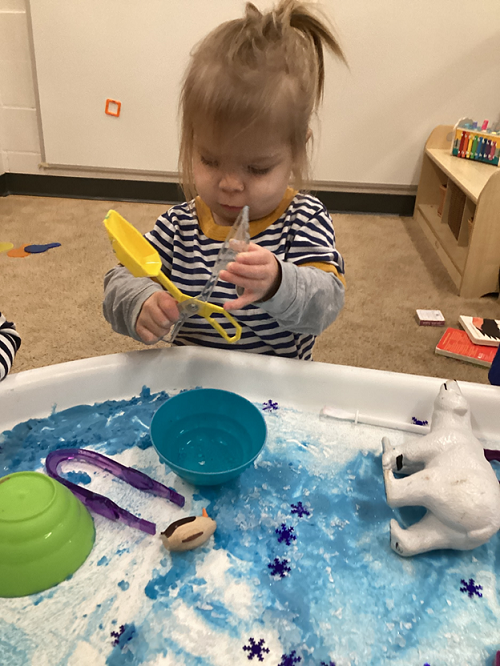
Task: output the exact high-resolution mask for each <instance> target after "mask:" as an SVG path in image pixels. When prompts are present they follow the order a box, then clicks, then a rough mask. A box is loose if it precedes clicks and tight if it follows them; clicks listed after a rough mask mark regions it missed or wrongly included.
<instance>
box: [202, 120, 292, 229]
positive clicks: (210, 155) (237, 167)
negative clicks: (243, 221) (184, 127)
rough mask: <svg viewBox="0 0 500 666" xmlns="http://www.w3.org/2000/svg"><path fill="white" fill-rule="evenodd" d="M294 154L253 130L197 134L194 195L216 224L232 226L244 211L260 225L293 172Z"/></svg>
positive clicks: (283, 143) (286, 144)
mask: <svg viewBox="0 0 500 666" xmlns="http://www.w3.org/2000/svg"><path fill="white" fill-rule="evenodd" d="M292 166H293V160H292V150H291V147H290V145H289V142H287V141H286V140H285V139H284V138H282V137H280V136H279V133H278V132H274V133H271V132H270V131H269V129H267V128H262V127H261V128H259V127H254V128H251V129H248V130H245V131H243V132H240V133H239V134H238V133H237V132H228V133H227V134H224V133H221V134H220V135H217V134H214V133H212V132H209V131H206V130H203V131H201V132H197V133H196V134H195V142H194V160H193V176H194V182H195V185H196V190H197V192H198V194H199V195H200V197H201V198H202V199H203V201H204V202H205V203H206V204H207V206H208V207H209V208H210V210H211V211H212V214H213V216H214V220H215V222H216V223H217V224H221V225H224V226H230V225H232V224H233V222H234V221H235V219H236V217H237V215H238V213H239V211H240V210H241V208H243V206H249V207H250V219H251V220H258V219H260V218H262V217H265V216H266V215H269V213H272V211H273V210H275V208H277V207H278V205H279V203H280V201H281V200H282V198H283V195H284V194H285V191H286V189H287V187H288V184H289V180H290V175H291V172H292Z"/></svg>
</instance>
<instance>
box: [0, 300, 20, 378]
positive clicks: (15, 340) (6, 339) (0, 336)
mask: <svg viewBox="0 0 500 666" xmlns="http://www.w3.org/2000/svg"><path fill="white" fill-rule="evenodd" d="M20 346H21V337H20V335H19V333H18V332H17V331H16V326H15V324H13V323H12V322H10V321H7V320H6V319H5V317H4V316H3V314H2V313H1V312H0V381H1V380H2V379H4V377H6V376H7V375H8V374H9V371H10V369H11V367H12V363H13V362H14V356H15V355H16V352H17V350H18V349H19V347H20Z"/></svg>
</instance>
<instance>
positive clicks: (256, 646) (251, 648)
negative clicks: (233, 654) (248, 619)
mask: <svg viewBox="0 0 500 666" xmlns="http://www.w3.org/2000/svg"><path fill="white" fill-rule="evenodd" d="M248 642H249V645H244V646H243V650H244V651H245V652H248V655H247V658H248V659H250V660H252V659H253V658H254V657H257V659H258V660H259V661H264V657H263V656H262V653H263V652H266V653H269V648H266V647H264V642H265V641H264V639H263V638H261V639H260V641H259V642H258V643H256V642H255V640H254V639H253V638H252V637H250V638H249V639H248Z"/></svg>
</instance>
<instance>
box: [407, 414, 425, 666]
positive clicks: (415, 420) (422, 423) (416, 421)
mask: <svg viewBox="0 0 500 666" xmlns="http://www.w3.org/2000/svg"><path fill="white" fill-rule="evenodd" d="M411 422H412V423H414V424H415V425H419V426H426V425H429V421H419V420H418V419H417V418H415V417H414V416H412V417H411ZM424 666H425V664H424Z"/></svg>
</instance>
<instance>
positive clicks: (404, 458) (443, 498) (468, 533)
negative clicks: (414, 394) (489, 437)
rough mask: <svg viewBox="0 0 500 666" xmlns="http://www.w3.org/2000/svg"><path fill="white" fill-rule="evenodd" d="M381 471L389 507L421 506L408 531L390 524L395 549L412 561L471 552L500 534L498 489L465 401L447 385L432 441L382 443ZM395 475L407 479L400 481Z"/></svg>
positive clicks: (450, 383) (434, 416) (436, 413)
mask: <svg viewBox="0 0 500 666" xmlns="http://www.w3.org/2000/svg"><path fill="white" fill-rule="evenodd" d="M382 445H383V455H382V468H383V472H384V482H385V492H386V496H387V503H388V504H389V506H391V507H401V506H423V507H425V508H426V509H427V513H426V514H425V516H424V517H423V518H422V520H420V521H419V522H417V523H415V524H414V525H411V526H410V527H409V528H408V529H404V528H402V527H401V526H400V525H399V524H398V522H397V521H396V520H391V547H392V549H393V550H395V551H396V553H398V554H399V555H402V556H403V557H410V556H411V555H418V554H419V553H425V552H427V551H429V550H436V549H438V548H455V549H457V550H471V549H472V548H477V546H481V545H482V544H483V543H486V542H487V541H488V540H489V539H490V538H491V537H492V536H493V535H494V534H495V533H496V532H497V531H498V529H500V485H499V483H498V480H497V477H496V474H495V472H494V470H493V468H492V467H491V465H490V463H489V462H488V461H487V460H486V458H485V457H484V449H483V446H482V444H481V442H480V441H479V440H478V439H477V438H476V437H475V436H474V434H473V432H472V427H471V421H470V411H469V405H468V403H467V400H466V399H465V398H464V396H463V395H462V392H461V391H460V388H459V387H458V384H457V382H455V381H446V382H445V383H444V384H443V385H442V386H441V388H440V390H439V394H438V396H437V398H436V400H435V402H434V412H433V414H432V422H431V428H430V432H429V434H428V435H425V436H423V437H422V438H421V439H420V440H418V441H416V442H410V443H408V444H403V445H402V446H398V447H396V448H394V447H393V446H392V445H391V443H390V441H389V440H388V438H387V437H384V438H383V439H382ZM393 471H396V472H398V473H401V474H407V475H408V476H406V477H405V478H401V479H396V478H395V477H394V473H393Z"/></svg>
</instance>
